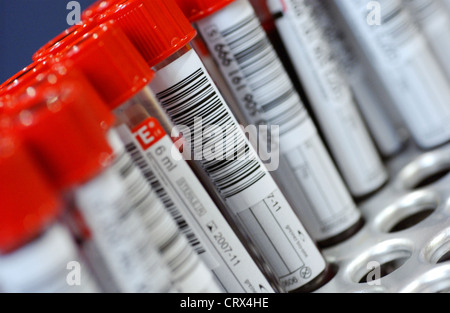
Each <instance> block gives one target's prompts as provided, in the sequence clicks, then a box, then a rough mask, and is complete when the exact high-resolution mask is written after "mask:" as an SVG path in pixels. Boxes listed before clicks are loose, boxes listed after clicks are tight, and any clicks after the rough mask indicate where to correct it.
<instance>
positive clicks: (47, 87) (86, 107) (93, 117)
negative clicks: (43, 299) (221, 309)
mask: <svg viewBox="0 0 450 313" xmlns="http://www.w3.org/2000/svg"><path fill="white" fill-rule="evenodd" d="M41 70H42V71H41V72H29V73H24V76H22V77H21V78H22V79H23V81H24V82H26V83H25V84H24V85H23V87H21V88H19V87H18V86H20V84H18V85H17V87H16V88H14V95H13V97H12V98H10V99H8V100H7V103H6V105H5V110H4V112H3V115H2V119H1V123H0V125H2V127H5V128H8V129H11V130H13V131H14V132H16V133H17V134H18V135H19V136H20V137H22V138H23V140H24V142H25V143H26V144H27V145H28V146H29V147H30V151H32V152H33V153H34V154H35V155H36V158H37V159H38V160H39V162H40V163H41V164H42V166H43V168H44V169H45V171H46V173H48V176H49V178H50V180H51V182H52V183H53V184H54V186H55V187H56V188H58V189H59V190H62V191H65V193H68V194H70V195H71V197H69V195H67V196H66V197H67V199H68V201H70V202H72V201H73V203H74V204H75V206H76V209H77V210H79V212H80V213H81V215H82V217H83V220H84V222H85V223H86V225H87V227H88V229H89V231H90V234H91V238H92V242H93V244H94V245H95V246H96V247H97V248H98V249H99V252H100V255H101V256H102V257H103V260H104V262H105V264H104V266H105V267H106V268H107V269H108V271H107V272H108V274H109V275H110V278H109V281H110V282H111V283H112V284H113V285H110V286H105V284H102V287H106V291H120V292H167V291H169V290H172V284H171V277H170V275H169V271H168V268H167V267H166V265H165V264H164V263H163V261H162V259H161V257H160V255H159V253H158V252H157V250H156V248H155V247H154V246H153V244H151V243H149V238H148V236H146V233H145V232H144V231H143V229H144V228H143V227H142V221H141V219H140V218H139V217H138V216H137V215H136V214H133V212H134V210H137V209H142V208H139V207H135V205H134V203H135V201H136V198H131V197H130V198H129V197H128V196H127V194H126V193H127V187H128V184H132V183H136V179H134V180H132V178H133V176H136V175H139V174H140V172H139V171H138V170H137V169H135V170H133V168H132V167H131V166H129V165H128V167H127V170H128V173H127V176H128V177H127V178H128V179H123V178H122V176H121V172H123V168H121V166H122V165H123V163H127V162H126V159H125V157H126V154H125V151H124V149H123V146H122V145H121V144H120V141H119V140H118V139H117V138H114V133H112V132H109V133H108V135H109V136H110V141H109V142H108V141H107V140H106V134H105V130H104V129H102V128H101V127H100V125H101V123H99V121H100V117H101V116H100V115H98V114H97V113H99V112H102V114H106V113H107V112H108V111H107V110H102V109H97V107H101V108H105V104H104V103H103V102H102V101H101V100H100V98H99V96H98V95H97V94H96V93H95V91H94V90H93V89H92V87H90V86H89V84H88V83H87V82H86V80H85V79H84V78H83V77H82V76H81V75H80V74H76V73H75V72H71V73H70V74H68V72H67V70H66V69H65V68H62V67H58V68H57V69H56V68H53V67H51V68H49V69H48V70H46V69H45V67H44V68H41ZM27 74H28V75H29V76H31V77H34V78H31V77H28V76H27ZM108 119H109V116H108V115H105V116H104V118H102V120H103V121H106V120H108ZM111 159H113V160H111ZM130 180H132V181H130ZM134 186H135V187H138V186H139V185H134ZM69 190H70V192H69ZM71 198H72V199H71ZM131 204H133V205H131ZM151 204H152V207H157V202H154V203H153V202H152V203H151ZM153 204H154V205H153ZM84 239H86V238H84ZM102 265H103V264H102Z"/></svg>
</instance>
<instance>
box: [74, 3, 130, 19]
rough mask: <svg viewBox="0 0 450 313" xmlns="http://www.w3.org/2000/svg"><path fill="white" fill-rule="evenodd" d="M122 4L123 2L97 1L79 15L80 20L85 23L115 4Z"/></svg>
mask: <svg viewBox="0 0 450 313" xmlns="http://www.w3.org/2000/svg"><path fill="white" fill-rule="evenodd" d="M120 2H124V0H99V1H96V2H94V3H93V4H92V5H91V6H90V7H88V8H87V9H86V10H84V11H83V12H82V13H81V20H82V21H87V20H89V19H91V18H94V19H95V18H97V17H98V16H99V15H101V14H103V13H105V12H106V11H108V10H109V9H111V8H112V7H113V6H114V5H116V4H117V3H120Z"/></svg>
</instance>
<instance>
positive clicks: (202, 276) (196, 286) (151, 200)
mask: <svg viewBox="0 0 450 313" xmlns="http://www.w3.org/2000/svg"><path fill="white" fill-rule="evenodd" d="M119 142H120V145H121V147H122V148H121V149H123V151H125V147H124V145H123V144H122V142H121V141H120V139H119ZM114 170H115V172H116V173H120V175H121V178H122V180H123V183H124V184H125V188H126V192H127V196H128V199H129V202H128V205H129V206H130V207H131V210H132V211H133V213H136V214H137V216H138V219H139V221H140V222H141V225H143V226H144V230H145V235H146V239H147V241H148V240H151V241H153V242H154V243H155V245H156V247H157V248H158V249H159V250H160V252H161V255H162V258H163V260H164V261H165V263H166V264H168V266H169V269H170V270H171V274H172V280H173V283H174V285H175V288H177V289H178V290H179V291H180V292H182V293H186V292H192V293H200V292H221V291H222V290H221V289H220V287H219V286H218V285H217V283H216V282H215V281H214V279H213V275H212V272H211V271H210V270H209V269H208V268H207V267H206V265H205V263H204V262H203V261H202V260H200V258H199V256H198V255H197V254H196V253H195V252H194V250H193V248H192V247H191V245H189V242H188V240H187V237H185V236H184V235H183V234H182V233H181V232H180V231H179V229H178V227H177V225H176V223H175V220H174V219H173V218H172V216H171V215H170V214H169V212H168V211H167V210H165V208H164V205H163V203H162V202H161V201H160V199H159V197H158V195H157V193H156V191H155V190H153V189H152V188H151V186H150V184H148V183H147V181H146V180H145V178H144V176H143V174H142V172H141V171H140V170H139V168H138V167H137V166H136V165H135V164H134V163H133V160H132V159H131V157H130V156H129V155H128V154H127V153H125V152H124V153H122V154H121V155H120V156H119V157H118V158H117V159H116V161H115V164H114ZM130 215H133V216H134V215H135V214H130ZM141 225H139V226H141ZM135 228H136V227H135ZM135 231H137V230H135Z"/></svg>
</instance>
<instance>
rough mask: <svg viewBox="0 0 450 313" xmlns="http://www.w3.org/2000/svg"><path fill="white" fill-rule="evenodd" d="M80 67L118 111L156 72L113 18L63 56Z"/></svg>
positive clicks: (75, 44)
mask: <svg viewBox="0 0 450 313" xmlns="http://www.w3.org/2000/svg"><path fill="white" fill-rule="evenodd" d="M62 59H63V60H64V61H66V62H69V63H72V65H73V66H74V67H75V68H76V69H78V70H80V71H81V72H82V73H83V74H84V76H85V77H86V78H88V80H89V81H90V83H91V84H92V85H93V86H94V87H95V89H96V90H97V91H98V92H99V94H100V95H101V97H102V98H103V100H104V101H105V102H106V104H107V105H108V106H109V108H110V109H111V110H114V109H115V108H117V107H118V106H120V105H121V104H123V103H124V102H125V101H127V100H128V99H131V98H132V97H133V96H134V95H136V94H137V93H138V92H139V91H141V90H142V88H144V87H145V86H146V85H147V84H148V83H149V82H150V81H151V80H152V78H153V76H154V72H153V71H152V70H151V69H150V68H149V67H148V65H147V64H146V63H145V60H144V59H143V58H142V56H141V55H140V54H139V51H137V50H136V48H135V47H134V46H133V44H132V43H131V42H130V41H129V40H128V38H127V36H126V35H125V34H124V33H123V32H122V31H121V29H120V28H119V27H118V25H116V24H115V23H114V22H113V21H109V22H107V23H105V24H102V25H100V26H98V27H96V28H95V29H93V30H92V31H91V32H89V33H87V34H86V35H84V36H83V38H81V39H79V40H77V41H76V42H75V43H73V44H72V46H71V47H70V48H68V50H67V51H66V53H65V54H64V55H63V56H62Z"/></svg>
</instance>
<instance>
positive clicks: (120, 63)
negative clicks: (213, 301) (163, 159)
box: [60, 22, 221, 293]
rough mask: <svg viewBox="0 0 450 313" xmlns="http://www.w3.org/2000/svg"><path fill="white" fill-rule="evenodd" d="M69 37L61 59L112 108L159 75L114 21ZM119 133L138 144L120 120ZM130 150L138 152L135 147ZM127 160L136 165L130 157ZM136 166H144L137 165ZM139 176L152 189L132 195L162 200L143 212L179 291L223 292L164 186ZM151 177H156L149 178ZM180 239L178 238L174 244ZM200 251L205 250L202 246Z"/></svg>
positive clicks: (134, 192) (142, 187) (131, 191)
mask: <svg viewBox="0 0 450 313" xmlns="http://www.w3.org/2000/svg"><path fill="white" fill-rule="evenodd" d="M75 37H77V36H75ZM68 39H69V41H71V40H74V42H72V43H71V44H69V47H68V50H67V51H65V52H64V53H62V54H61V55H60V56H61V58H62V59H63V60H65V61H67V62H69V63H72V64H73V66H74V67H75V68H78V69H80V70H82V71H83V73H84V74H85V76H86V77H87V78H88V79H89V80H90V82H91V83H92V84H94V86H95V88H96V89H97V90H98V91H99V92H100V94H101V96H102V97H103V99H104V100H105V102H106V103H107V104H108V106H109V107H110V108H117V107H118V106H120V105H121V104H122V103H124V102H125V101H127V100H129V99H131V98H133V97H134V96H135V95H136V94H137V93H139V92H140V91H141V90H142V89H143V88H144V87H145V86H146V85H147V84H148V82H149V81H150V80H151V79H152V77H153V75H154V73H153V72H152V71H151V69H149V68H148V66H146V64H145V62H144V60H141V57H140V55H139V53H138V52H137V51H136V50H135V48H134V47H133V46H132V44H131V43H130V42H129V41H128V39H127V38H126V37H125V35H124V34H123V33H122V32H121V31H120V29H118V28H117V27H114V24H113V23H112V22H111V23H109V24H108V25H107V24H104V25H102V26H99V27H97V28H95V30H93V31H92V32H90V33H87V34H85V36H84V37H82V38H78V39H77V38H72V39H70V38H68ZM129 113H130V114H131V115H134V116H133V117H131V118H134V119H135V118H137V117H136V116H135V115H137V114H138V113H142V111H139V110H138V109H136V111H132V110H131V112H129ZM115 131H116V132H117V133H118V134H119V136H122V137H123V136H124V134H126V133H127V132H128V135H130V136H132V139H133V140H132V142H131V143H135V141H134V138H133V137H134V135H132V134H130V131H129V130H128V127H127V125H126V122H124V121H122V120H120V119H119V120H118V122H117V123H116V127H115ZM129 143H130V142H129ZM126 148H128V149H132V147H131V146H129V145H128V146H127V147H126ZM127 158H128V159H129V160H130V161H131V162H132V159H131V156H130V155H129V154H128V153H127ZM137 163H138V162H137ZM165 165H166V164H165ZM134 166H135V167H136V168H138V166H137V165H134ZM147 174H148V173H147ZM139 176H140V178H139V180H140V184H142V185H146V186H145V187H144V186H141V188H140V189H139V188H130V189H129V190H128V192H129V193H130V194H132V195H135V196H136V197H138V198H137V199H140V197H144V198H145V197H148V195H147V193H149V192H150V188H151V190H152V192H151V194H152V197H157V198H158V201H157V202H158V204H159V205H158V210H157V211H155V210H150V209H149V208H142V209H141V210H139V213H140V214H141V215H142V216H141V217H142V218H143V219H144V221H145V223H146V228H147V230H148V232H149V237H150V238H154V240H155V243H156V245H157V246H158V247H159V248H160V250H161V253H162V254H163V257H164V258H165V259H166V261H167V263H168V264H169V265H170V267H171V270H172V275H173V277H174V280H175V285H176V287H177V288H178V289H179V290H180V291H181V292H193V293H199V292H221V288H220V287H219V286H218V285H217V283H216V282H215V281H214V280H213V275H212V272H211V271H210V270H209V269H208V268H207V267H206V264H205V263H204V262H203V261H202V260H200V258H199V257H198V256H197V254H196V253H195V252H194V249H193V248H192V247H190V246H189V242H188V240H187V239H188V238H189V240H191V241H192V242H194V241H195V240H196V238H192V236H191V234H190V233H189V234H188V231H189V230H188V229H185V233H184V234H181V233H180V232H179V231H178V227H177V224H176V223H175V220H174V219H172V216H171V215H170V214H169V212H168V211H166V210H165V209H164V206H163V205H162V202H161V201H160V200H159V196H160V194H161V193H163V191H160V186H157V185H155V184H154V185H151V184H150V183H148V182H147V181H146V180H145V178H144V176H143V174H142V173H141V175H139ZM146 178H147V179H149V180H150V179H151V178H150V177H148V176H146ZM142 190H145V191H146V192H143V191H142ZM180 219H181V218H180V217H178V220H177V222H179V223H182V221H181V220H180ZM163 222H164V223H163ZM187 235H189V236H187ZM174 237H175V238H176V240H173V238H174ZM195 243H196V242H195ZM198 249H199V250H201V249H202V247H199V248H198ZM199 280H200V281H201V283H199Z"/></svg>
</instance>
